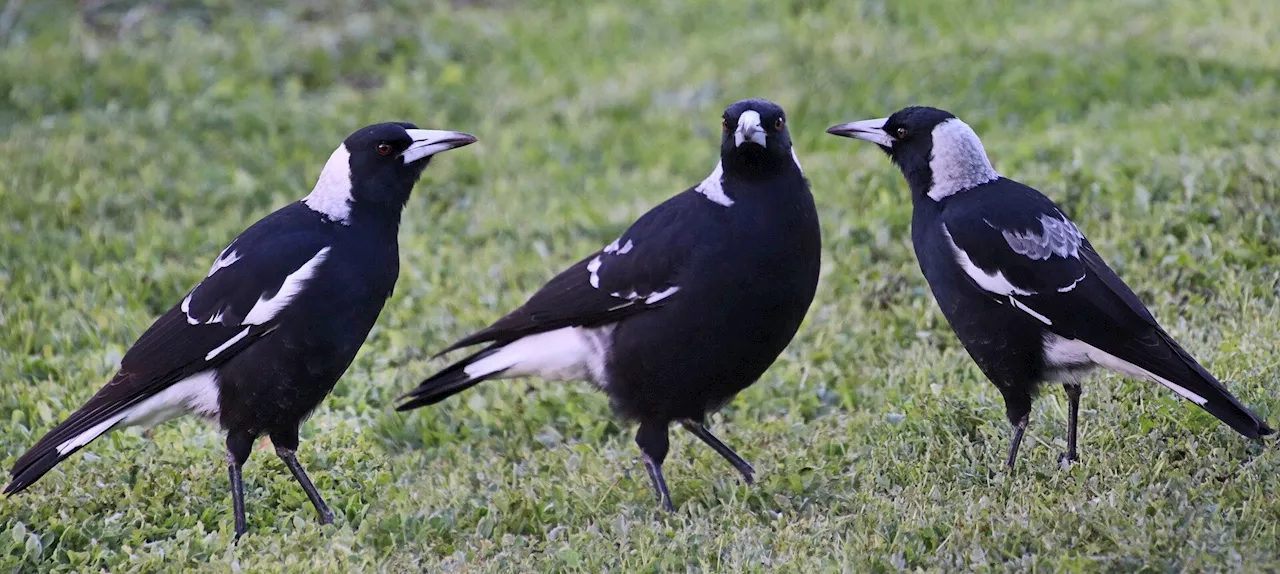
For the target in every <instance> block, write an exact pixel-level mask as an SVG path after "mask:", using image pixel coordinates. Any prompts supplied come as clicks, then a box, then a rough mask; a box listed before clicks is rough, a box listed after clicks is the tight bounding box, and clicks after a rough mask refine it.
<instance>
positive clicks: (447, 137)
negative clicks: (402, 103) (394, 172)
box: [400, 130, 476, 165]
mask: <svg viewBox="0 0 1280 574" xmlns="http://www.w3.org/2000/svg"><path fill="white" fill-rule="evenodd" d="M405 131H406V132H408V133H409V137H411V138H413V143H412V144H409V147H407V148H405V150H404V153H401V154H400V157H401V158H403V159H404V163H405V164H406V165H407V164H411V163H413V162H416V161H419V160H422V159H425V158H428V157H431V156H433V155H435V154H438V153H440V152H442V151H448V150H451V149H456V148H460V147H462V146H466V145H471V144H473V143H476V136H473V135H471V134H468V133H462V132H450V131H444V130H405Z"/></svg>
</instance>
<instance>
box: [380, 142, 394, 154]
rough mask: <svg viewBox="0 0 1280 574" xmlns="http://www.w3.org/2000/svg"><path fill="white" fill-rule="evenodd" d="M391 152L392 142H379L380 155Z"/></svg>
mask: <svg viewBox="0 0 1280 574" xmlns="http://www.w3.org/2000/svg"><path fill="white" fill-rule="evenodd" d="M389 153H391V144H389V143H387V142H382V143H380V144H378V155H387V154H389Z"/></svg>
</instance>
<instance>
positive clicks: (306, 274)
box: [242, 247, 329, 325]
mask: <svg viewBox="0 0 1280 574" xmlns="http://www.w3.org/2000/svg"><path fill="white" fill-rule="evenodd" d="M328 256H329V248H328V247H325V248H323V249H321V250H320V251H317V252H316V254H315V255H313V256H312V257H311V259H309V260H308V261H307V262H306V263H303V264H302V267H299V268H298V270H297V271H294V272H293V273H290V274H289V275H288V276H287V277H285V278H284V283H283V284H281V285H280V289H279V290H277V291H276V293H275V295H272V296H271V297H259V298H258V302H257V303H254V305H253V308H252V309H249V313H248V314H247V315H245V317H244V322H243V323H242V324H244V325H261V324H263V323H266V322H267V321H270V320H271V319H272V318H274V317H275V316H276V315H278V314H279V313H280V311H281V310H283V309H284V308H285V306H287V305H288V304H289V302H290V301H293V298H294V297H297V296H298V293H301V292H302V288H303V287H306V285H307V282H308V281H310V280H311V277H312V276H313V275H315V273H316V269H317V268H319V267H320V264H321V263H324V260H325V258H326V257H328Z"/></svg>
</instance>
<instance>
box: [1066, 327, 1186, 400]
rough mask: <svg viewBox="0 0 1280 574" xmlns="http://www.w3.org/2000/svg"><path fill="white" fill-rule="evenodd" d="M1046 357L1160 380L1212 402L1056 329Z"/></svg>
mask: <svg viewBox="0 0 1280 574" xmlns="http://www.w3.org/2000/svg"><path fill="white" fill-rule="evenodd" d="M1044 359H1045V362H1046V363H1048V365H1049V366H1050V367H1057V368H1060V369H1063V370H1071V369H1079V368H1081V367H1084V366H1089V365H1099V366H1102V367H1106V368H1108V369H1111V370H1114V371H1117V372H1120V373H1122V374H1125V375H1129V376H1131V377H1137V378H1141V379H1147V380H1149V381H1155V382H1157V383H1160V384H1162V385H1164V386H1166V387H1168V388H1169V389H1170V390H1172V391H1173V392H1175V393H1178V394H1179V395H1182V398H1184V399H1187V400H1189V401H1191V402H1193V403H1195V404H1197V405H1201V406H1203V405H1204V404H1205V403H1207V402H1209V401H1208V400H1207V399H1205V398H1204V397H1202V396H1200V395H1197V394H1195V393H1193V392H1191V391H1190V390H1187V388H1186V387H1183V386H1182V385H1179V384H1177V383H1174V382H1173V381H1170V380H1169V379H1166V378H1164V377H1161V376H1158V375H1156V374H1155V373H1152V372H1151V371H1148V370H1146V369H1144V368H1142V367H1139V366H1137V365H1135V364H1133V363H1130V362H1129V361H1126V360H1124V359H1121V358H1120V357H1117V356H1115V355H1112V354H1111V353H1108V352H1106V351H1103V350H1102V349H1099V348H1097V347H1094V346H1093V345H1090V344H1088V343H1086V342H1084V341H1080V340H1078V339H1067V338H1064V337H1060V336H1058V335H1055V334H1053V333H1047V334H1045V337H1044Z"/></svg>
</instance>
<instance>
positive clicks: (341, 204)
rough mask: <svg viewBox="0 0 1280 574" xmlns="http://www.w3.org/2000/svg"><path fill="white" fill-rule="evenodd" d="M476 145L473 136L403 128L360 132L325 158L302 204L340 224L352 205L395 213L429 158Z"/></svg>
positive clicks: (382, 127)
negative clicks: (318, 176) (311, 188)
mask: <svg viewBox="0 0 1280 574" xmlns="http://www.w3.org/2000/svg"><path fill="white" fill-rule="evenodd" d="M475 141H476V138H475V136H472V135H471V134H465V133H462V132H451V131H440V130H422V129H418V126H415V125H413V124H411V123H406V122H388V123H383V124H374V125H371V126H368V127H365V128H361V129H359V130H357V131H356V132H355V133H353V134H351V135H350V136H348V137H347V139H346V140H344V141H343V142H342V145H340V146H338V149H336V150H334V152H333V155H330V156H329V161H328V162H326V163H325V165H324V170H323V171H321V172H320V178H319V180H318V181H317V182H316V187H315V189H314V190H312V192H311V194H310V195H308V196H307V197H306V198H305V199H304V200H303V201H304V202H306V203H307V205H309V206H310V207H311V208H312V209H315V210H316V211H319V212H321V213H323V214H325V215H326V216H327V217H328V218H329V219H331V220H334V221H338V222H340V223H346V222H347V220H348V218H349V217H350V214H351V209H352V208H353V207H354V206H356V205H364V206H368V207H370V208H373V209H378V210H381V209H387V208H389V209H393V210H396V212H397V213H398V211H399V209H400V208H402V207H404V204H405V202H406V201H408V200H409V194H410V193H411V192H412V191H413V186H414V184H416V183H417V182H418V178H419V177H421V176H422V170H424V169H426V167H427V164H428V163H430V162H431V157H432V156H434V155H435V154H437V153H440V152H442V151H447V150H451V149H454V148H459V147H462V146H465V145H470V144H472V143H475Z"/></svg>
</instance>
